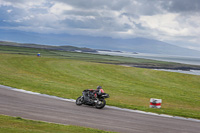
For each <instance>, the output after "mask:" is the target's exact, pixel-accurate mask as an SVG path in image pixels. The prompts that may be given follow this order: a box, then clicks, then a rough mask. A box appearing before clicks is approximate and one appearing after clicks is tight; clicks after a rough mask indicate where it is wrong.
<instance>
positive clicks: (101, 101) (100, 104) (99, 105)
mask: <svg viewBox="0 0 200 133" xmlns="http://www.w3.org/2000/svg"><path fill="white" fill-rule="evenodd" d="M105 105H106V101H105V100H104V99H102V100H99V101H98V102H97V103H96V105H95V107H96V108H97V109H102V108H103V107H104V106H105Z"/></svg>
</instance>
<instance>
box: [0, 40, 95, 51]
mask: <svg viewBox="0 0 200 133" xmlns="http://www.w3.org/2000/svg"><path fill="white" fill-rule="evenodd" d="M0 45H4V46H15V47H28V48H39V49H49V50H60V51H72V52H73V51H76V52H97V51H96V50H94V49H90V48H79V47H74V46H50V45H39V44H29V43H15V42H6V41H0Z"/></svg>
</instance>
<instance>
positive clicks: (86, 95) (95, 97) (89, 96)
mask: <svg viewBox="0 0 200 133" xmlns="http://www.w3.org/2000/svg"><path fill="white" fill-rule="evenodd" d="M105 98H109V94H107V93H100V94H96V93H95V90H91V89H90V90H89V89H87V90H84V91H83V92H82V96H80V97H78V98H77V99H76V105H78V106H80V105H82V104H85V105H89V106H95V107H96V108H97V109H102V108H103V107H104V106H105V105H106V101H105Z"/></svg>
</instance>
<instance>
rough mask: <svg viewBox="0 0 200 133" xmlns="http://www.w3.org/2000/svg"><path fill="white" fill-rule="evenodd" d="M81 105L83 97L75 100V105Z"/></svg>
mask: <svg viewBox="0 0 200 133" xmlns="http://www.w3.org/2000/svg"><path fill="white" fill-rule="evenodd" d="M82 104H83V97H82V96H80V97H78V98H77V99H76V105H78V106H80V105H82Z"/></svg>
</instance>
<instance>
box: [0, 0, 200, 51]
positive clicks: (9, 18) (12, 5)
mask: <svg viewBox="0 0 200 133" xmlns="http://www.w3.org/2000/svg"><path fill="white" fill-rule="evenodd" d="M0 30H19V31H26V32H37V33H41V34H46V33H56V34H63V33H67V34H72V35H89V36H104V37H105V36H106V37H107V36H108V37H112V38H135V37H143V38H150V39H156V40H160V41H164V42H168V43H172V44H175V45H178V46H182V47H187V48H192V49H196V50H200V0H53V1H52V0H0Z"/></svg>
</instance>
